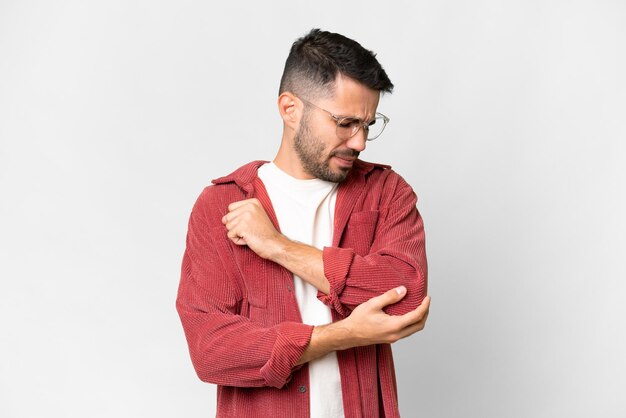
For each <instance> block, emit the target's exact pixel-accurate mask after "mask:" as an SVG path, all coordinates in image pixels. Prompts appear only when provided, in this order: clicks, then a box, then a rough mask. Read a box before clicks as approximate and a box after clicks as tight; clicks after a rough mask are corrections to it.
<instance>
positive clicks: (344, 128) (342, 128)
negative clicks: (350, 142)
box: [337, 118, 361, 139]
mask: <svg viewBox="0 0 626 418" xmlns="http://www.w3.org/2000/svg"><path fill="white" fill-rule="evenodd" d="M360 127H361V121H360V120H359V119H354V118H343V119H340V120H339V121H338V122H337V136H338V137H339V138H340V139H348V138H352V137H353V136H354V134H356V133H357V131H358V130H359V128H360Z"/></svg>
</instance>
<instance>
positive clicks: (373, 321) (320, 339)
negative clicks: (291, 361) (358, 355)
mask: <svg viewBox="0 0 626 418" xmlns="http://www.w3.org/2000/svg"><path fill="white" fill-rule="evenodd" d="M405 295H406V288H404V287H399V288H396V289H391V290H389V291H388V292H385V293H383V294H382V295H380V296H377V297H374V298H372V299H370V300H368V301H367V302H365V303H362V304H361V305H359V306H358V307H356V308H355V309H354V311H352V313H351V314H350V316H349V317H347V318H345V319H342V320H341V321H337V322H333V323H331V324H327V325H321V326H316V327H315V328H313V333H312V334H311V339H310V341H309V344H308V346H307V347H306V349H305V350H304V351H303V352H302V355H301V356H300V358H299V359H298V362H297V364H304V363H307V362H309V361H311V360H315V359H316V358H319V357H322V356H324V355H326V354H328V353H330V352H331V351H339V350H345V349H348V348H352V347H359V346H364V345H372V344H381V343H393V342H396V341H398V340H399V339H401V338H405V337H407V336H409V335H411V334H414V333H416V332H418V331H421V330H422V329H423V328H424V325H425V324H426V319H427V318H428V311H429V308H430V298H429V297H428V296H427V297H426V298H425V299H424V302H423V303H422V304H421V305H420V306H419V307H417V309H415V310H413V311H411V312H409V313H407V314H404V315H399V316H393V315H387V314H386V313H385V312H384V311H383V308H384V307H385V306H389V305H392V304H394V303H397V302H399V301H400V300H401V299H402V298H404V296H405Z"/></svg>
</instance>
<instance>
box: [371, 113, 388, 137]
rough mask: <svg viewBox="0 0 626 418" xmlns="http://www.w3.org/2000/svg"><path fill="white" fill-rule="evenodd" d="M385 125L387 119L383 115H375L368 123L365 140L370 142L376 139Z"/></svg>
mask: <svg viewBox="0 0 626 418" xmlns="http://www.w3.org/2000/svg"><path fill="white" fill-rule="evenodd" d="M385 125H387V119H386V118H385V117H384V116H383V115H381V114H377V115H376V118H375V119H374V120H373V121H372V123H370V126H369V130H368V133H367V140H368V141H371V140H372V139H376V138H378V136H380V134H382V133H383V130H384V129H385Z"/></svg>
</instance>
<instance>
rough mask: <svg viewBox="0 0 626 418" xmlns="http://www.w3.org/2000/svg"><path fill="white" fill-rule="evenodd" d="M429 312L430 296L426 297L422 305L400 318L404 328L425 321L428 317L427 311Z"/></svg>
mask: <svg viewBox="0 0 626 418" xmlns="http://www.w3.org/2000/svg"><path fill="white" fill-rule="evenodd" d="M429 310H430V296H426V297H425V298H424V300H423V301H422V304H421V305H420V306H418V307H417V308H416V309H414V310H412V311H411V312H408V313H405V314H404V315H402V316H400V318H401V320H402V323H403V324H404V327H408V326H410V325H412V324H415V323H417V322H419V321H422V320H425V318H427V317H428V311H429Z"/></svg>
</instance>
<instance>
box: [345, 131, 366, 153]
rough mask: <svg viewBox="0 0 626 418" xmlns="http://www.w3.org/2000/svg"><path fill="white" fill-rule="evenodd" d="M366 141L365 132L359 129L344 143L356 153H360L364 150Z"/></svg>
mask: <svg viewBox="0 0 626 418" xmlns="http://www.w3.org/2000/svg"><path fill="white" fill-rule="evenodd" d="M366 140H367V131H366V130H365V129H363V128H361V129H359V131H358V132H357V133H356V134H354V136H353V137H352V138H349V139H348V140H347V141H346V146H347V147H348V148H350V149H353V150H355V151H357V152H361V151H363V150H364V149H365V146H366V145H365V142H366Z"/></svg>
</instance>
